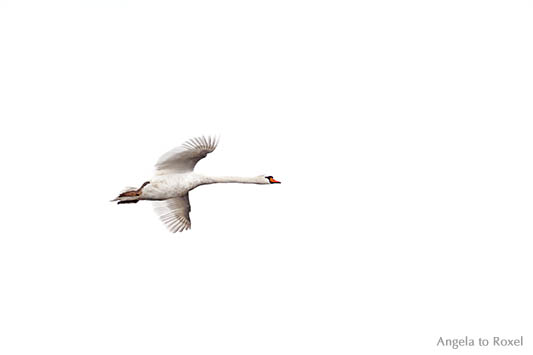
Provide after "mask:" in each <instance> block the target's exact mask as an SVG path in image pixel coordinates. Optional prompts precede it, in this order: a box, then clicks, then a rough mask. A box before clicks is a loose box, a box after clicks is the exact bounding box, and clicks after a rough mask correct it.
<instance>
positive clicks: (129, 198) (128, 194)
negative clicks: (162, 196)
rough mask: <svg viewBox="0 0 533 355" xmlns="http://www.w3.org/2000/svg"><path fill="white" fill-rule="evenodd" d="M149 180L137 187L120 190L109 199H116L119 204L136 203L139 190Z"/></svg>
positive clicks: (139, 194)
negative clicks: (113, 197) (120, 191)
mask: <svg viewBox="0 0 533 355" xmlns="http://www.w3.org/2000/svg"><path fill="white" fill-rule="evenodd" d="M149 183H150V182H148V181H147V182H145V183H144V184H143V185H142V186H141V187H140V188H139V189H137V188H135V187H127V188H125V189H124V190H122V193H121V194H120V195H118V196H117V197H116V198H115V199H113V200H111V202H115V201H118V202H117V203H118V204H119V205H120V204H121V203H137V202H139V199H140V196H141V192H142V189H143V187H145V186H146V185H148V184H149Z"/></svg>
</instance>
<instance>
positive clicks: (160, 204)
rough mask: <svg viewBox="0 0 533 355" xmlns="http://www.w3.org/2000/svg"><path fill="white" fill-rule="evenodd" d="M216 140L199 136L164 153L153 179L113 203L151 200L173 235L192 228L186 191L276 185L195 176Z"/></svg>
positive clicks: (265, 179) (268, 178)
mask: <svg viewBox="0 0 533 355" xmlns="http://www.w3.org/2000/svg"><path fill="white" fill-rule="evenodd" d="M217 144H218V140H217V139H216V138H212V137H207V138H206V137H198V138H193V139H190V140H188V141H187V142H185V143H183V144H182V145H181V146H180V147H177V148H174V149H172V150H171V151H169V152H167V153H165V154H164V155H163V156H162V157H161V158H159V160H158V161H157V163H156V165H155V168H156V171H155V176H154V177H153V178H152V179H151V180H150V181H147V182H145V183H144V184H142V186H141V187H140V188H138V189H136V188H127V189H126V190H125V191H124V192H122V193H121V194H120V195H119V196H118V197H117V198H115V199H114V200H112V201H118V204H122V203H137V202H139V201H140V200H150V201H154V204H155V206H154V207H155V210H156V213H157V214H158V215H159V218H161V220H162V221H163V223H165V225H166V226H167V228H168V229H169V230H170V231H171V232H172V233H175V232H182V231H184V230H187V229H190V228H191V219H190V217H189V212H190V211H191V205H190V204H189V191H191V190H192V189H195V188H196V187H198V186H200V185H207V184H216V183H241V184H260V185H267V184H279V183H280V182H279V181H277V180H275V179H274V178H273V177H272V176H263V175H260V176H256V177H235V176H223V177H212V176H204V175H200V174H196V173H195V172H193V170H194V167H195V165H196V163H198V161H200V159H203V158H205V157H206V156H207V154H209V153H211V152H212V151H214V150H215V148H216V147H217Z"/></svg>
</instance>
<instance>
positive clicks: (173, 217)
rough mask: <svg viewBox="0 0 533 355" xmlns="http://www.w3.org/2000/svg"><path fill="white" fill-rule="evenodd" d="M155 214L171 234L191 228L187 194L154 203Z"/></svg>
mask: <svg viewBox="0 0 533 355" xmlns="http://www.w3.org/2000/svg"><path fill="white" fill-rule="evenodd" d="M154 209H155V213H157V214H158V215H159V218H160V219H161V221H163V223H165V225H166V226H167V228H168V230H170V231H171V232H172V233H176V232H183V231H184V230H187V229H190V228H191V219H190V218H189V212H190V211H191V205H190V204H189V194H187V195H185V196H183V197H174V198H170V199H168V200H163V201H154Z"/></svg>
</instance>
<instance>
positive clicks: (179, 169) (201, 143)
mask: <svg viewBox="0 0 533 355" xmlns="http://www.w3.org/2000/svg"><path fill="white" fill-rule="evenodd" d="M217 144H218V139H217V138H215V137H198V138H193V139H190V140H188V141H187V142H185V143H183V144H182V145H181V146H179V147H177V148H174V149H172V150H171V151H169V152H167V153H165V154H163V156H161V158H159V160H158V161H157V163H156V164H155V169H156V172H155V173H156V175H166V174H178V173H188V172H191V171H193V170H194V167H195V166H196V163H198V161H199V160H200V159H203V158H205V157H206V155H207V154H209V153H211V152H212V151H214V150H215V148H216V147H217Z"/></svg>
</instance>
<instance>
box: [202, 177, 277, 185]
mask: <svg viewBox="0 0 533 355" xmlns="http://www.w3.org/2000/svg"><path fill="white" fill-rule="evenodd" d="M219 183H237V184H268V183H269V182H268V180H267V179H265V177H264V176H261V175H260V176H254V177H241V176H209V177H206V178H205V184H219Z"/></svg>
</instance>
